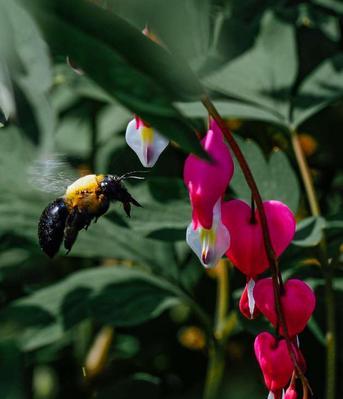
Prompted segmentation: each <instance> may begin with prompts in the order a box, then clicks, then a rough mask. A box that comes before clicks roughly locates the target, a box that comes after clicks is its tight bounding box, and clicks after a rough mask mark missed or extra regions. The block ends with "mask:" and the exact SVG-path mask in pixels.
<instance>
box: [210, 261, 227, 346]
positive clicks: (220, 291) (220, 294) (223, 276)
mask: <svg viewBox="0 0 343 399" xmlns="http://www.w3.org/2000/svg"><path fill="white" fill-rule="evenodd" d="M216 269H217V309H216V324H215V329H214V335H215V337H216V338H217V339H219V340H220V339H221V338H222V335H223V326H224V322H225V319H226V315H227V311H228V307H229V306H228V305H229V279H228V262H226V260H225V259H221V260H220V261H219V263H218V265H217V267H216Z"/></svg>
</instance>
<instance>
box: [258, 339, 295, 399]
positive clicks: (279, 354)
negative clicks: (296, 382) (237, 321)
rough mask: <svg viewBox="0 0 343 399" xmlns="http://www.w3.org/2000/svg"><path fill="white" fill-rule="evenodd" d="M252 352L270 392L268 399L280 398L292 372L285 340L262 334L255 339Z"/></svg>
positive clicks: (292, 367) (292, 366)
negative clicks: (253, 351)
mask: <svg viewBox="0 0 343 399" xmlns="http://www.w3.org/2000/svg"><path fill="white" fill-rule="evenodd" d="M254 350H255V355H256V358H257V361H258V363H259V365H260V367H261V370H262V373H263V377H264V382H265V384H266V387H267V388H268V389H269V391H270V396H268V398H269V397H270V398H274V397H275V399H277V398H280V397H281V393H282V389H283V388H284V387H285V386H286V385H287V384H288V381H289V380H290V379H291V376H292V373H293V370H294V365H293V363H292V359H291V357H290V355H289V353H288V349H287V343H286V340H285V339H281V340H278V339H277V338H275V337H274V336H273V335H271V334H270V333H268V332H263V333H261V334H259V335H258V336H257V337H256V339H255V343H254ZM271 395H273V396H271Z"/></svg>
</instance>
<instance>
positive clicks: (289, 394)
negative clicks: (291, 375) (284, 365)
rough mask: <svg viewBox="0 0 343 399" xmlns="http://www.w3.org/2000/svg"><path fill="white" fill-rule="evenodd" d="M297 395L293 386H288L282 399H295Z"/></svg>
mask: <svg viewBox="0 0 343 399" xmlns="http://www.w3.org/2000/svg"><path fill="white" fill-rule="evenodd" d="M297 397H298V394H297V391H296V389H295V386H294V385H290V386H289V387H288V389H287V391H286V393H285V396H284V397H283V399H297Z"/></svg>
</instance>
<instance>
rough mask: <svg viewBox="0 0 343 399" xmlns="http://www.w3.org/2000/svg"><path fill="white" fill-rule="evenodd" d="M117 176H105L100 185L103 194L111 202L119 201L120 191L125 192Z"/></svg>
mask: <svg viewBox="0 0 343 399" xmlns="http://www.w3.org/2000/svg"><path fill="white" fill-rule="evenodd" d="M121 180H122V179H121V178H120V177H119V176H114V175H106V176H105V177H104V178H103V180H102V181H101V183H100V188H101V191H102V192H103V194H105V195H107V196H108V197H109V199H111V200H119V201H120V197H121V193H122V191H124V192H125V191H127V190H126V188H125V186H124V184H123V183H122V181H121Z"/></svg>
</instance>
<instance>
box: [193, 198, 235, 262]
mask: <svg viewBox="0 0 343 399" xmlns="http://www.w3.org/2000/svg"><path fill="white" fill-rule="evenodd" d="M220 202H221V201H220V200H218V201H217V204H216V205H215V206H214V208H213V223H212V226H211V228H210V229H206V228H203V227H201V226H200V225H199V224H198V225H197V227H194V223H193V222H192V223H190V224H189V225H188V227H187V232H186V241H187V244H188V245H189V246H190V247H191V248H192V250H193V251H194V252H195V253H196V255H197V256H198V258H199V260H200V262H201V263H202V264H203V266H205V267H206V268H211V267H214V266H216V264H217V263H218V261H219V259H220V258H221V257H222V256H223V255H224V254H225V252H226V251H227V249H228V247H229V246H230V235H229V232H228V230H227V228H226V227H225V226H224V225H223V223H222V222H221V203H220Z"/></svg>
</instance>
